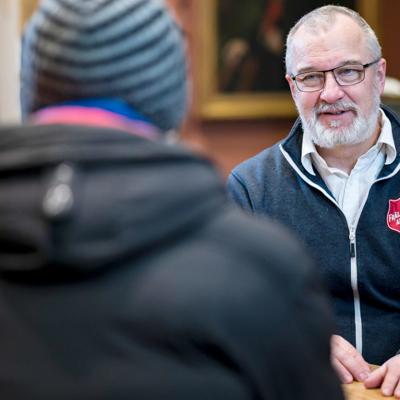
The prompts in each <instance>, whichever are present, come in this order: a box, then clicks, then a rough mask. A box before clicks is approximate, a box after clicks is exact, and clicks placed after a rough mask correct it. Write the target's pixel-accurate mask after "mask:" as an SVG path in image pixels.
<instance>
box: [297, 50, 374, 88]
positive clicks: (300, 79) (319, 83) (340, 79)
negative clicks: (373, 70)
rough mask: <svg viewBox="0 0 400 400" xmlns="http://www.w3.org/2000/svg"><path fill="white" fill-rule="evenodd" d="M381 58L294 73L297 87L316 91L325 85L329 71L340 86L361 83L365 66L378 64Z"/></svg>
mask: <svg viewBox="0 0 400 400" xmlns="http://www.w3.org/2000/svg"><path fill="white" fill-rule="evenodd" d="M379 60H380V58H378V59H377V60H375V61H372V62H370V63H368V64H346V65H342V66H340V67H336V68H332V69H327V70H325V71H310V72H303V73H301V74H297V75H292V77H291V78H292V79H293V81H294V82H295V84H296V86H297V89H299V90H300V91H301V92H316V91H318V90H322V89H323V88H324V86H325V76H326V73H327V72H332V73H333V76H334V77H335V80H336V82H337V84H338V85H339V86H351V85H356V84H357V83H360V82H362V81H363V80H364V78H365V68H368V67H370V66H371V65H373V64H376V63H377V62H378V61H379Z"/></svg>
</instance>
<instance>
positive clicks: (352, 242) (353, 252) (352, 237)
mask: <svg viewBox="0 0 400 400" xmlns="http://www.w3.org/2000/svg"><path fill="white" fill-rule="evenodd" d="M354 231H355V230H354V227H353V226H352V227H351V228H350V235H349V239H350V257H351V258H354V257H355V256H356V244H355V238H356V235H355V233H354Z"/></svg>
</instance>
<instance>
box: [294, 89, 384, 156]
mask: <svg viewBox="0 0 400 400" xmlns="http://www.w3.org/2000/svg"><path fill="white" fill-rule="evenodd" d="M373 96H374V99H373V105H372V112H371V113H370V114H369V116H367V115H364V114H363V113H362V112H361V110H360V109H359V107H358V106H357V105H356V104H354V103H353V102H349V101H341V100H340V101H338V102H337V103H335V104H323V105H320V106H317V107H315V108H314V110H313V114H312V116H311V118H308V119H306V118H304V117H303V116H302V113H301V112H300V109H299V108H298V110H299V115H300V118H301V122H302V124H303V129H304V131H305V132H307V134H308V135H310V137H311V140H312V141H313V143H314V144H315V145H316V146H319V147H324V148H328V149H331V148H334V147H336V146H339V145H352V144H358V143H362V142H364V141H366V140H367V139H369V138H370V137H371V136H372V135H373V133H374V132H375V129H376V125H377V121H378V115H379V104H380V96H379V93H377V91H375V92H374V93H373ZM340 110H353V111H354V112H355V113H356V118H355V119H354V121H353V122H352V124H351V125H350V126H347V127H343V128H340V124H338V125H337V124H335V123H332V124H331V126H330V127H328V128H327V127H324V126H323V125H322V124H321V123H320V122H319V121H318V119H317V114H318V113H319V112H324V111H325V112H326V111H329V112H336V111H340Z"/></svg>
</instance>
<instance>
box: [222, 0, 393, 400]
mask: <svg viewBox="0 0 400 400" xmlns="http://www.w3.org/2000/svg"><path fill="white" fill-rule="evenodd" d="M286 69H287V74H286V79H287V81H288V83H289V86H290V90H291V94H292V97H293V99H294V101H295V103H296V107H297V109H298V112H299V115H300V118H299V119H298V120H297V121H296V122H295V124H294V126H293V128H292V130H291V133H290V134H289V136H288V137H287V138H286V139H284V140H283V141H282V142H281V143H278V144H277V145H275V146H273V147H272V148H269V149H266V150H264V151H263V152H261V153H260V154H258V155H257V156H255V157H254V158H252V159H250V160H248V161H245V162H244V163H243V164H241V165H240V166H238V167H236V168H235V169H234V170H233V172H232V174H231V176H230V177H229V181H228V188H229V192H230V194H231V197H232V198H233V199H234V201H236V202H237V203H238V204H239V205H240V206H241V207H243V208H244V209H246V210H249V211H251V212H254V213H257V214H268V215H270V216H272V217H273V218H274V219H276V220H279V221H281V222H283V223H284V224H285V225H287V226H289V227H290V228H291V229H292V230H294V231H295V232H297V233H298V235H299V236H300V237H301V238H302V240H303V241H304V242H305V244H306V246H307V247H308V249H309V251H310V253H311V254H312V255H313V256H314V258H315V259H316V260H317V262H318V265H319V268H320V271H321V273H322V275H323V278H324V280H325V283H326V285H327V287H328V288H329V290H330V292H331V295H332V300H333V304H334V307H335V311H336V317H337V332H336V333H337V334H336V335H334V336H333V337H332V340H331V351H332V353H331V359H332V363H333V366H334V367H335V369H336V371H337V373H338V375H339V377H340V378H341V380H342V381H343V382H346V383H347V382H351V381H353V380H358V381H363V382H364V383H365V386H367V387H378V386H380V387H381V390H382V393H383V394H385V395H391V394H394V395H395V396H397V397H398V398H400V355H396V354H397V353H398V351H399V349H400V297H399V289H400V271H399V270H398V266H399V260H400V174H399V173H398V171H399V170H400V163H399V157H398V153H399V151H400V121H399V119H398V117H397V116H396V115H395V114H394V113H393V111H391V110H390V109H388V108H387V107H385V106H383V105H382V106H381V105H380V95H381V94H382V91H383V88H384V83H385V74H386V61H385V60H384V59H383V58H382V57H381V48H380V45H379V43H378V40H377V38H376V35H375V33H374V32H373V31H372V29H371V28H370V26H369V25H368V24H367V23H366V22H365V20H364V19H362V18H361V17H360V16H359V15H358V14H357V13H356V12H354V11H352V10H350V9H348V8H345V7H339V6H324V7H320V8H317V9H315V10H313V11H312V12H310V13H308V14H306V15H305V16H304V17H303V18H301V19H300V20H299V21H298V22H297V23H296V25H295V26H294V27H293V28H292V29H291V31H290V32H289V35H288V38H287V50H286ZM369 364H379V365H381V364H382V366H381V367H380V368H379V369H377V370H375V371H374V372H372V371H371V368H370V366H369Z"/></svg>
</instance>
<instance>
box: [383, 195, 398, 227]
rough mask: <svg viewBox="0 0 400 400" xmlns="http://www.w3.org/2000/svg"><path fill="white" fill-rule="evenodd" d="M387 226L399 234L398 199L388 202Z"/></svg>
mask: <svg viewBox="0 0 400 400" xmlns="http://www.w3.org/2000/svg"><path fill="white" fill-rule="evenodd" d="M386 222H387V226H388V227H389V228H390V229H391V230H392V231H396V232H399V233H400V198H399V199H396V200H389V210H388V213H387V217H386Z"/></svg>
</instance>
